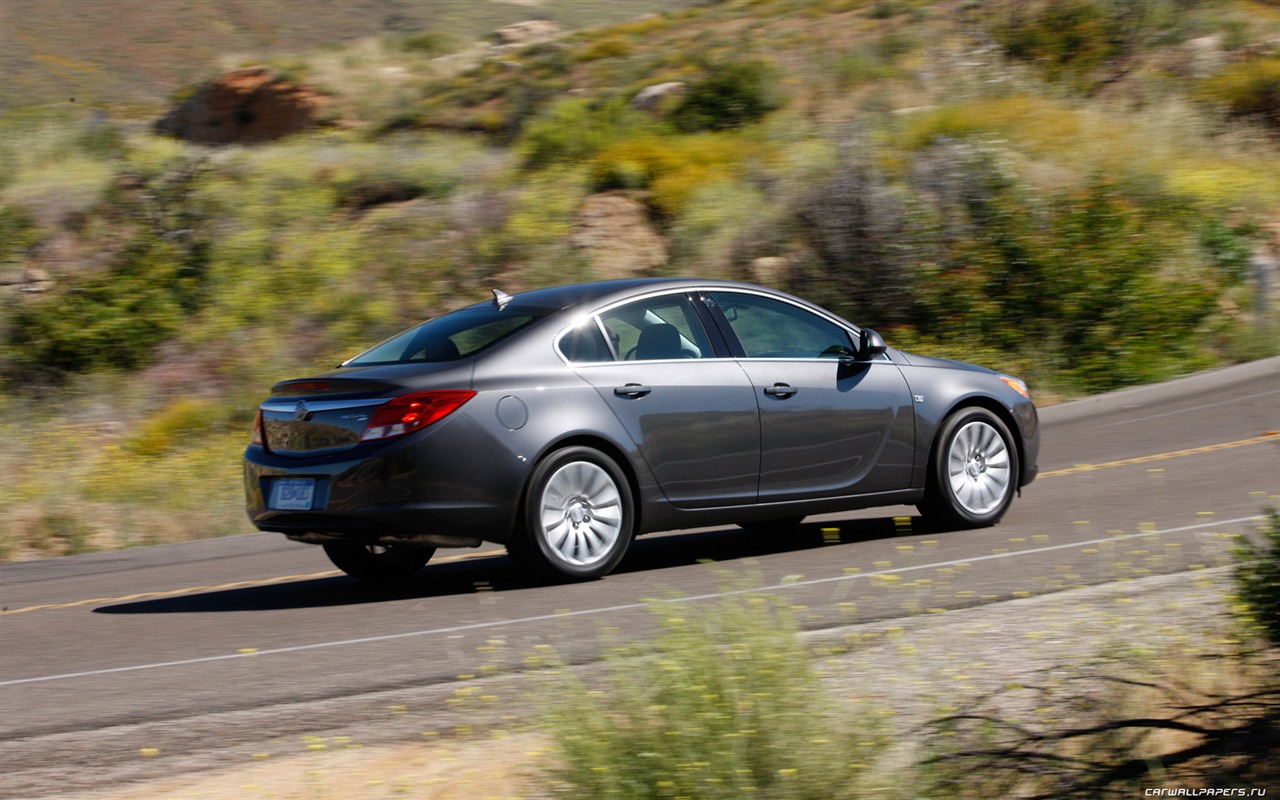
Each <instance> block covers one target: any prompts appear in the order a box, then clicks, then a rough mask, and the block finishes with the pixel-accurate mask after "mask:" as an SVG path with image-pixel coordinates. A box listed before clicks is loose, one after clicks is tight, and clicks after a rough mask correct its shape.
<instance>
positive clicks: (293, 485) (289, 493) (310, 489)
mask: <svg viewBox="0 0 1280 800" xmlns="http://www.w3.org/2000/svg"><path fill="white" fill-rule="evenodd" d="M315 495H316V482H315V480H314V479H311V478H282V479H280V480H277V481H276V482H275V483H273V484H272V485H271V501H270V504H269V505H270V507H271V509H272V510H274V511H310V510H311V503H312V501H313V500H314V498H315Z"/></svg>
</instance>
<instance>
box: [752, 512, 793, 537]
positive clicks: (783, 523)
mask: <svg viewBox="0 0 1280 800" xmlns="http://www.w3.org/2000/svg"><path fill="white" fill-rule="evenodd" d="M801 522H804V516H803V515H801V514H796V515H795V516H791V517H778V518H777V519H756V520H751V521H749V522H739V523H738V527H739V528H742V529H743V530H744V531H751V532H752V533H783V532H785V531H790V530H795V529H796V528H797V527H799V526H800V523H801Z"/></svg>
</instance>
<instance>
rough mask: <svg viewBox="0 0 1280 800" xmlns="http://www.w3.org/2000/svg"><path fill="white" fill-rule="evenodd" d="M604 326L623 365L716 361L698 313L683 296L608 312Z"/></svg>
mask: <svg viewBox="0 0 1280 800" xmlns="http://www.w3.org/2000/svg"><path fill="white" fill-rule="evenodd" d="M600 322H601V323H602V324H603V325H604V329H605V331H607V332H608V334H609V338H610V339H611V340H612V341H613V347H614V350H616V351H617V353H618V357H619V358H621V359H622V360H623V361H662V360H667V359H676V358H712V357H713V356H714V355H715V354H714V353H713V352H712V350H711V343H710V341H708V339H707V334H706V332H705V331H704V330H703V329H702V323H701V322H699V321H698V313H697V312H696V311H694V309H693V306H692V305H691V304H690V302H689V300H688V298H687V297H685V296H684V295H683V294H678V295H660V296H658V297H649V298H645V299H643V300H637V301H635V302H634V303H628V304H626V305H625V306H619V307H618V308H615V309H612V310H610V311H606V312H604V313H603V314H601V315H600Z"/></svg>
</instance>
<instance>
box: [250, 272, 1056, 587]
mask: <svg viewBox="0 0 1280 800" xmlns="http://www.w3.org/2000/svg"><path fill="white" fill-rule="evenodd" d="M1038 450H1039V438H1038V424H1037V416H1036V410H1035V406H1034V405H1033V404H1032V402H1031V399H1030V397H1029V395H1028V392H1027V388H1026V386H1025V385H1024V384H1023V383H1022V381H1020V380H1018V379H1017V378H1013V377H1010V376H1007V375H1000V374H997V373H995V372H993V371H991V370H988V369H984V368H982V367H978V366H974V365H972V364H965V363H961V362H955V361H946V360H942V359H938V358H928V357H923V356H916V355H911V354H908V353H904V352H901V351H898V350H895V349H894V348H891V347H887V346H886V345H885V343H884V341H883V339H881V337H880V336H879V335H877V334H876V333H875V332H874V331H871V330H868V329H866V328H859V327H857V326H855V325H852V324H850V323H848V322H846V321H844V320H843V319H840V318H839V317H838V316H836V315H834V314H831V313H830V312H828V311H825V310H823V309H822V308H819V307H817V306H815V305H812V304H810V303H807V302H805V301H803V300H801V299H799V298H796V297H793V296H791V295H787V294H784V293H782V292H777V291H772V290H769V289H765V288H762V287H759V286H754V285H750V284H745V283H734V282H727V281H704V280H676V279H647V280H629V281H605V282H599V283H589V284H582V285H577V286H565V287H558V288H552V289H539V290H536V291H530V292H523V293H520V294H517V295H515V296H509V295H506V294H504V293H502V292H500V291H495V292H494V297H493V299H492V300H488V301H485V302H481V303H477V304H475V305H473V306H470V307H468V308H464V309H462V310H459V311H456V312H453V313H451V314H446V315H444V316H441V317H438V318H436V319H433V320H430V321H428V322H425V323H423V324H421V325H418V326H417V327H414V328H411V329H409V330H407V331H405V332H403V333H401V334H399V335H397V336H395V337H392V338H391V339H388V340H387V341H385V342H383V343H381V344H379V345H377V346H376V347H373V348H372V349H370V350H368V351H367V352H365V353H362V354H361V355H358V356H356V357H354V358H352V359H350V360H348V361H346V362H344V363H343V364H341V365H340V366H338V367H337V368H336V369H334V370H331V371H328V372H325V373H322V374H319V375H315V376H312V377H307V378H302V379H298V380H288V381H284V382H282V383H279V384H277V385H276V386H275V387H273V388H272V391H271V396H270V397H269V398H268V399H267V400H266V401H264V402H263V403H262V404H261V406H260V407H259V410H258V415H257V420H256V422H255V425H254V431H253V439H252V442H251V443H250V445H249V447H248V449H247V450H246V452H245V491H246V494H247V498H248V511H249V517H250V519H251V520H252V521H253V524H254V525H256V526H257V527H258V528H260V529H262V530H265V531H278V532H280V533H283V534H285V535H286V536H288V537H289V538H291V539H294V540H297V541H300V542H307V543H312V544H320V545H323V547H324V549H325V551H326V553H327V554H328V556H329V558H330V559H331V560H332V561H333V562H334V564H336V565H337V566H338V567H340V568H341V569H343V570H344V571H346V572H347V573H348V574H350V575H353V576H356V577H359V578H365V579H369V580H391V579H399V578H405V577H407V576H410V575H412V574H413V573H415V572H416V571H418V570H419V569H420V568H421V567H422V566H423V565H425V564H426V563H427V561H428V560H429V559H430V558H431V556H432V554H433V553H434V551H435V549H436V548H438V547H477V546H479V545H480V544H481V543H482V542H484V541H492V542H499V543H502V544H504V545H505V546H506V547H507V550H508V551H509V552H510V554H511V556H512V557H513V558H515V559H516V560H517V561H519V562H520V563H522V564H524V565H526V566H528V567H529V568H530V569H535V570H538V571H541V572H543V573H546V574H548V575H550V576H552V577H554V578H557V579H569V580H575V579H576V580H581V579H590V578H597V577H600V576H602V575H605V574H607V573H608V572H609V571H610V570H612V569H613V568H614V567H615V566H617V564H618V562H619V561H620V560H621V559H622V557H623V555H624V554H625V553H626V551H627V547H628V545H629V544H630V542H631V540H632V538H633V537H635V536H636V535H638V534H642V533H649V532H653V531H662V530H675V529H681V528H690V527H697V526H703V525H722V524H739V525H742V526H743V527H747V528H756V529H770V530H775V531H777V533H778V535H785V532H786V531H787V530H788V529H790V528H794V526H795V525H796V524H798V523H799V522H800V520H801V519H803V518H804V517H805V516H806V515H810V514H820V513H829V512H838V511H846V510H850V509H857V508H866V507H872V506H882V505H895V504H900V503H912V504H916V505H917V506H918V508H919V509H920V511H921V512H922V513H923V514H924V515H925V516H926V517H927V518H929V520H930V521H931V522H933V523H935V524H936V525H937V526H938V527H941V528H965V527H977V526H985V525H993V524H995V523H996V522H998V521H999V520H1000V518H1001V517H1002V516H1003V515H1004V513H1005V511H1006V510H1007V509H1008V508H1009V505H1010V503H1011V502H1012V501H1013V497H1014V495H1015V494H1016V493H1017V492H1018V491H1019V490H1020V489H1021V487H1023V486H1025V485H1026V484H1028V483H1030V482H1031V481H1032V480H1033V479H1034V477H1035V475H1036V457H1037V453H1038Z"/></svg>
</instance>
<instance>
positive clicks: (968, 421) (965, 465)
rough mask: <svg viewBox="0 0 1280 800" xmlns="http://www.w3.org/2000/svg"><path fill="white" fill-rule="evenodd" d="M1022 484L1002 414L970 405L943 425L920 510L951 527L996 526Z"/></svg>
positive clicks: (929, 518)
mask: <svg viewBox="0 0 1280 800" xmlns="http://www.w3.org/2000/svg"><path fill="white" fill-rule="evenodd" d="M1017 488H1018V450H1017V448H1016V447H1015V446H1014V442H1013V436H1012V435H1011V434H1010V433H1009V429H1008V428H1007V427H1005V424H1004V423H1003V422H1001V421H1000V418H999V417H997V416H996V415H995V414H992V413H991V412H990V411H988V410H986V409H985V408H966V409H961V410H960V411H958V412H956V413H955V414H953V415H952V416H951V417H950V418H948V419H947V421H946V422H945V423H944V424H943V426H942V430H941V432H940V433H939V434H938V439H937V441H936V443H935V445H934V448H933V462H932V463H931V464H930V470H929V476H928V484H927V487H926V490H925V498H924V500H923V501H922V502H921V503H920V505H919V508H920V512H921V513H922V514H924V516H925V518H926V519H928V520H929V521H930V522H934V523H937V524H939V525H941V526H944V527H948V528H979V527H984V526H987V525H994V524H996V523H997V522H999V521H1000V518H1001V517H1003V516H1004V513H1005V511H1007V510H1008V509H1009V504H1010V503H1012V502H1013V495H1014V493H1015V492H1016V491H1017Z"/></svg>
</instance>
